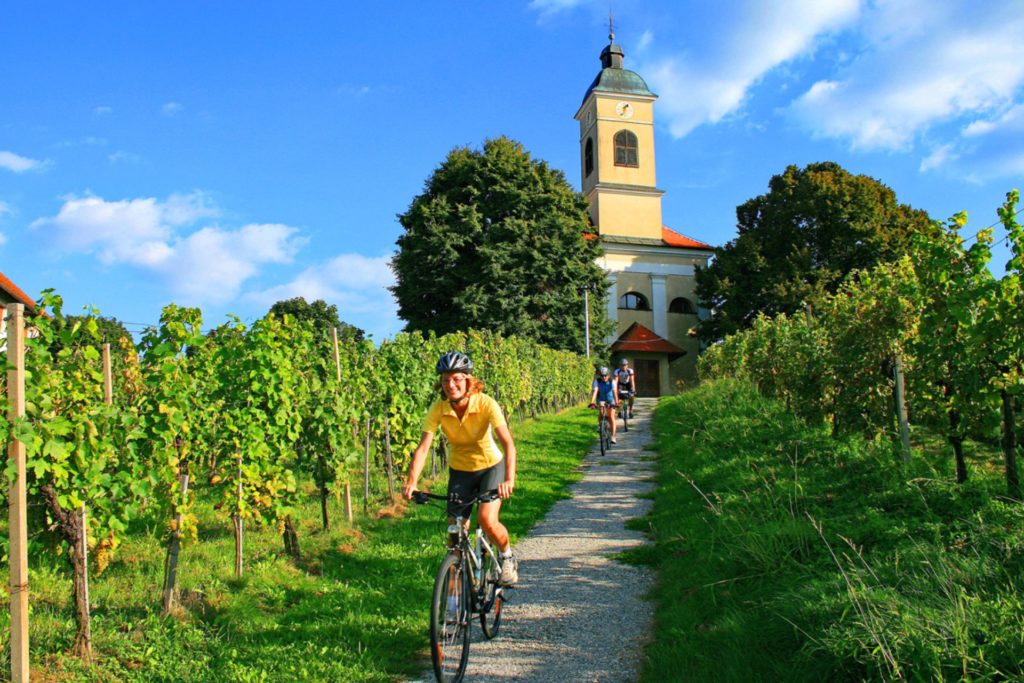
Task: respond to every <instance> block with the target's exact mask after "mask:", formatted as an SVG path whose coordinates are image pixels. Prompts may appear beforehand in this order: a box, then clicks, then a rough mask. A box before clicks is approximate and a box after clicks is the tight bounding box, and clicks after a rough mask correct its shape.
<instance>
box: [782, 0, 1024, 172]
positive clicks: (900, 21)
mask: <svg viewBox="0 0 1024 683" xmlns="http://www.w3.org/2000/svg"><path fill="white" fill-rule="evenodd" d="M859 29H860V31H859V33H860V37H861V39H862V40H863V43H864V45H863V50H862V51H861V52H860V54H858V55H857V56H855V57H854V58H852V59H851V60H850V61H849V62H848V63H846V64H844V65H843V67H842V69H841V70H840V71H839V72H838V73H833V74H832V75H831V76H830V77H829V78H827V79H823V80H821V81H819V82H818V83H815V84H814V85H813V86H812V87H811V88H810V89H809V90H808V91H807V92H806V93H804V95H802V96H801V97H799V98H798V99H797V100H796V101H795V102H794V103H793V104H792V106H791V112H792V114H793V115H794V117H795V118H796V119H797V120H798V121H800V122H801V123H802V124H804V125H805V126H806V127H807V128H808V129H810V130H811V131H812V132H813V133H815V134H816V135H819V136H822V137H834V138H840V139H844V140H847V141H848V142H849V144H850V146H851V147H852V148H854V149H864V150H874V149H882V150H900V151H906V150H910V149H912V148H913V147H914V145H915V143H916V142H918V140H919V139H920V138H921V136H922V135H923V134H925V133H927V132H929V131H931V130H934V129H935V128H938V127H940V126H942V125H943V124H946V123H949V122H955V121H958V120H960V119H962V118H969V119H978V118H979V117H980V118H981V119H983V120H984V119H987V118H989V117H991V116H993V115H995V116H998V115H999V114H1001V113H1002V112H1005V111H1006V110H1007V109H1008V108H1010V107H1012V106H1013V105H1014V98H1015V97H1016V96H1017V93H1018V92H1019V90H1020V88H1021V86H1022V85H1024V43H1022V41H1021V40H1020V35H1021V33H1022V31H1024V15H1022V14H1021V13H1020V12H1019V4H1017V3H1015V2H1014V1H1013V0H1007V1H1004V2H989V3H985V4H984V5H983V6H982V5H961V4H958V3H936V2H931V1H930V0H904V1H903V2H899V3H896V2H878V3H875V4H873V5H871V6H870V7H869V9H867V10H866V11H865V14H864V17H863V21H862V22H861V24H860V26H859ZM984 126H985V123H984V122H982V123H978V124H975V129H974V130H975V131H978V130H980V129H983V128H984ZM965 132H966V131H965ZM948 154H949V153H948V152H947V155H948ZM927 161H928V160H926V162H927ZM934 167H936V165H935V164H934V163H922V170H927V168H934Z"/></svg>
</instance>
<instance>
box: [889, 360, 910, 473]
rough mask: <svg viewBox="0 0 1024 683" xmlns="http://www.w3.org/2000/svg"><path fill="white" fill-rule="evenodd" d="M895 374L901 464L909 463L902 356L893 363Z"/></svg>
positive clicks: (908, 435)
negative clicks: (901, 451) (901, 450)
mask: <svg viewBox="0 0 1024 683" xmlns="http://www.w3.org/2000/svg"><path fill="white" fill-rule="evenodd" d="M893 372H894V373H895V374H896V388H895V392H896V419H897V420H899V423H900V443H901V444H902V447H903V462H910V423H909V422H908V420H907V399H906V391H905V382H904V380H903V356H902V354H899V353H897V354H896V357H895V359H894V363H893Z"/></svg>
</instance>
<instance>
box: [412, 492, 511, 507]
mask: <svg viewBox="0 0 1024 683" xmlns="http://www.w3.org/2000/svg"><path fill="white" fill-rule="evenodd" d="M497 498H498V489H491V490H490V491H484V492H483V493H480V494H478V495H477V496H475V497H474V498H473V500H472V501H470V503H469V504H473V503H490V502H493V501H494V500H495V499H497ZM431 499H433V500H444V501H447V500H450V501H452V502H453V503H455V504H456V505H460V504H462V499H461V498H459V496H458V494H455V493H449V494H447V495H444V496H442V495H440V494H437V493H430V492H428V491H413V492H412V500H413V502H414V503H419V504H420V505H425V504H426V503H427V502H428V501H430V500H431Z"/></svg>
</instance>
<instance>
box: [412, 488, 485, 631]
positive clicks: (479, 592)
mask: <svg viewBox="0 0 1024 683" xmlns="http://www.w3.org/2000/svg"><path fill="white" fill-rule="evenodd" d="M425 495H426V496H428V497H430V498H434V499H438V500H447V498H445V497H444V496H437V495H435V494H432V493H428V494H425ZM476 502H483V501H481V500H480V499H479V498H478V499H477V501H476ZM471 510H472V508H471ZM470 515H472V512H471V513H470ZM470 519H471V518H470V517H467V516H463V515H456V516H455V517H452V518H451V520H452V521H451V523H450V524H449V525H448V552H449V553H453V554H456V555H460V556H461V557H462V559H463V561H466V562H467V563H468V565H469V572H468V573H469V583H470V593H471V594H472V597H473V605H472V607H473V610H472V611H474V612H479V611H481V610H483V611H487V610H489V609H490V604H484V603H483V602H482V600H483V593H484V590H483V589H485V588H486V583H485V577H483V576H481V571H482V570H483V565H484V556H485V555H490V556H491V557H493V558H494V560H495V562H496V563H497V561H498V554H497V553H496V552H495V551H494V547H493V546H491V544H490V543H489V542H488V541H487V535H486V534H484V530H483V529H482V528H480V526H477V527H476V529H475V532H474V541H473V542H472V543H470V540H469V530H468V527H469V522H470ZM502 592H503V589H502V587H499V588H498V589H497V590H496V591H495V593H494V599H496V598H497V596H498V595H500V594H502Z"/></svg>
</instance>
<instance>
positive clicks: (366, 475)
mask: <svg viewBox="0 0 1024 683" xmlns="http://www.w3.org/2000/svg"><path fill="white" fill-rule="evenodd" d="M369 513H370V418H366V450H365V456H364V457H363V514H364V515H367V514H369Z"/></svg>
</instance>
